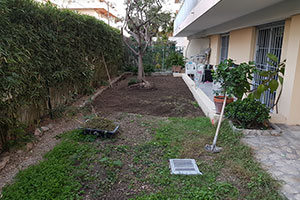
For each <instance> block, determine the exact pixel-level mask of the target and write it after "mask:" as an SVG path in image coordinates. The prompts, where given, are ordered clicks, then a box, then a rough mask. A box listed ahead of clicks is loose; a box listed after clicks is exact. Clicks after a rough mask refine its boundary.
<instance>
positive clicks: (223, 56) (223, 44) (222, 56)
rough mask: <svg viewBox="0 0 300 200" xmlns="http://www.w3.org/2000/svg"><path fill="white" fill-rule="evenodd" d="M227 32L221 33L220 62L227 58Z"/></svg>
mask: <svg viewBox="0 0 300 200" xmlns="http://www.w3.org/2000/svg"><path fill="white" fill-rule="evenodd" d="M228 46H229V33H227V34H223V35H221V50H220V51H221V53H220V62H222V61H224V60H226V59H227V58H228Z"/></svg>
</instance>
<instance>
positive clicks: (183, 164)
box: [170, 159, 202, 175]
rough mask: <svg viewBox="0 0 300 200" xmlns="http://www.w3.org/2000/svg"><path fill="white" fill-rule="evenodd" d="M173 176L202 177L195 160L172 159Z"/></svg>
mask: <svg viewBox="0 0 300 200" xmlns="http://www.w3.org/2000/svg"><path fill="white" fill-rule="evenodd" d="M170 168H171V174H182V175H202V173H201V172H200V171H199V169H198V166H197V165H196V161H195V160H194V159H170Z"/></svg>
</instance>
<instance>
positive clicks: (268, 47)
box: [253, 22, 284, 108]
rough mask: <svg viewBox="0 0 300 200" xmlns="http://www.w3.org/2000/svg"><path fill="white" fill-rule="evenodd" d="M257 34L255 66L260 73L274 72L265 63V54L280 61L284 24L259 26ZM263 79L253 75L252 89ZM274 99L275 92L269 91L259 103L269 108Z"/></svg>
mask: <svg viewBox="0 0 300 200" xmlns="http://www.w3.org/2000/svg"><path fill="white" fill-rule="evenodd" d="M257 32H258V36H257V42H256V54H255V63H256V66H257V68H258V69H259V70H262V71H268V70H274V68H273V67H272V66H270V65H269V64H268V63H267V61H268V59H267V54H268V53H272V54H274V55H276V56H277V57H278V58H279V60H280V56H281V48H282V41H283V32H284V22H278V23H273V24H268V25H264V26H260V27H258V28H257ZM263 79H264V77H261V76H259V74H254V81H253V82H254V87H257V86H258V85H259V84H261V82H262V80H263ZM275 97H276V92H274V93H271V92H270V91H266V92H265V93H264V94H262V97H261V99H260V101H261V102H262V103H264V104H266V105H267V106H268V107H269V108H271V107H273V105H274V103H275Z"/></svg>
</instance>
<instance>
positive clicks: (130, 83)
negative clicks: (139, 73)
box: [128, 78, 138, 86]
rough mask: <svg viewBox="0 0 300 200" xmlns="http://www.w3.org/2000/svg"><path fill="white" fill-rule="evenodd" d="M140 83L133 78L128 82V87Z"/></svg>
mask: <svg viewBox="0 0 300 200" xmlns="http://www.w3.org/2000/svg"><path fill="white" fill-rule="evenodd" d="M137 83H138V80H137V79H136V78H131V79H130V80H129V81H128V86H130V85H134V84H137Z"/></svg>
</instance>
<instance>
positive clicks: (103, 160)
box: [99, 157, 108, 162]
mask: <svg viewBox="0 0 300 200" xmlns="http://www.w3.org/2000/svg"><path fill="white" fill-rule="evenodd" d="M99 161H100V162H106V161H108V158H107V157H104V158H101V159H100V160H99Z"/></svg>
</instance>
